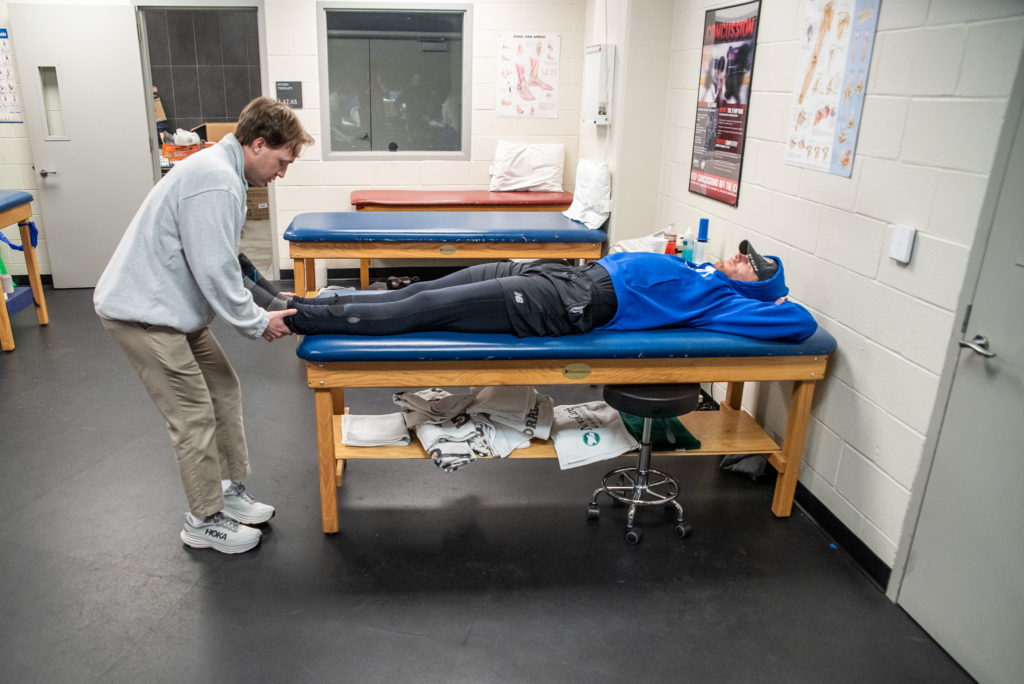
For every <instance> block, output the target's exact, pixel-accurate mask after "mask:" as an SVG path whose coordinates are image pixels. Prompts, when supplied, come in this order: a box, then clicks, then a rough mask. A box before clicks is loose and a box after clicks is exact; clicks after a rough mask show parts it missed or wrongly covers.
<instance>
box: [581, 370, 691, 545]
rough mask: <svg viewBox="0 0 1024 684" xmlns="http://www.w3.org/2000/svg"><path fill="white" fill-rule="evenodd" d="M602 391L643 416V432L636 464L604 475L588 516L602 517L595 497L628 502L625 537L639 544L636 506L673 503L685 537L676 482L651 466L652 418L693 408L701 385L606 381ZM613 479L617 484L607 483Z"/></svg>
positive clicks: (615, 405) (611, 402)
mask: <svg viewBox="0 0 1024 684" xmlns="http://www.w3.org/2000/svg"><path fill="white" fill-rule="evenodd" d="M602 394H603V395H604V400H605V402H606V403H607V404H608V405H609V406H611V407H612V408H613V409H615V410H617V411H622V412H623V413H628V414H630V415H634V416H639V417H641V418H643V419H644V434H643V438H642V440H641V442H640V456H639V458H638V459H637V462H636V467H629V468H617V469H616V470H613V471H611V472H610V473H608V474H607V475H605V476H604V479H603V480H602V481H601V486H600V487H599V488H598V489H597V490H596V491H595V492H594V496H593V497H592V498H591V500H590V505H589V506H588V507H587V519H588V520H597V519H599V518H600V517H601V509H600V508H598V505H597V497H598V496H600V495H601V494H607V495H608V496H610V497H611V498H612V499H613V500H614V501H620V502H622V503H624V504H626V505H628V506H629V513H628V514H627V517H626V541H628V542H629V543H630V544H639V543H640V540H641V539H643V532H642V531H641V530H640V529H638V528H635V527H633V517H634V516H635V515H636V509H637V507H638V506H658V505H664V506H665V507H666V508H668V507H675V509H676V526H675V532H676V534H677V535H679V536H680V537H688V536H689V535H690V533H691V532H692V531H693V528H692V527H690V525H689V524H688V523H686V522H683V507H682V506H680V505H679V502H678V501H676V497H677V496H679V483H678V482H676V480H675V478H673V477H672V476H671V475H668V474H667V473H663V472H661V471H660V470H653V469H652V468H651V419H652V418H674V417H675V416H681V415H683V414H684V413H689V412H690V411H693V410H694V409H696V408H697V403H698V402H699V401H700V385H699V384H691V385H605V386H604V390H603V392H602ZM612 480H615V481H616V484H614V485H610V484H608V483H609V482H611V481H612ZM626 480H629V483H628V484H627V483H626ZM652 480H653V481H652Z"/></svg>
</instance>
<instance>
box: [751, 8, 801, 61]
mask: <svg viewBox="0 0 1024 684" xmlns="http://www.w3.org/2000/svg"><path fill="white" fill-rule="evenodd" d="M799 15H800V3H799V2H798V1H797V0H772V2H766V3H764V4H763V5H762V6H761V25H760V26H758V27H757V42H758V43H775V42H779V41H784V40H793V39H794V38H796V33H797V23H798V22H799V20H800V16H799ZM758 50H760V47H758Z"/></svg>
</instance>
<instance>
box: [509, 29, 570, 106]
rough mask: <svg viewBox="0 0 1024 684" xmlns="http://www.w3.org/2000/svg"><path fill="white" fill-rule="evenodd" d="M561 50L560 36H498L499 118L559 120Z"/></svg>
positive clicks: (510, 34) (524, 34) (542, 34)
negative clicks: (559, 59)
mask: <svg viewBox="0 0 1024 684" xmlns="http://www.w3.org/2000/svg"><path fill="white" fill-rule="evenodd" d="M559 49H560V46H559V36H558V34H557V33H499V34H498V77H497V79H496V81H497V90H498V92H497V99H496V101H495V108H496V109H497V111H498V117H499V118H502V119H519V118H525V119H529V118H530V117H533V118H535V119H556V118H558V68H559V64H558V58H559Z"/></svg>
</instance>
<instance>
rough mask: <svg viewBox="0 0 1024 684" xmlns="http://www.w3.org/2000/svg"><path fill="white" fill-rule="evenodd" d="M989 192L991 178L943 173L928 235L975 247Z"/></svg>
mask: <svg viewBox="0 0 1024 684" xmlns="http://www.w3.org/2000/svg"><path fill="white" fill-rule="evenodd" d="M987 189H988V177H987V176H981V175H976V174H967V173H956V172H952V171H947V172H942V173H940V174H939V185H938V189H937V190H936V192H935V202H934V203H933V204H932V212H931V218H930V219H929V220H928V226H927V228H926V230H927V232H928V234H929V235H933V236H935V237H937V238H942V239H944V240H951V241H953V242H957V243H959V244H961V245H966V246H969V245H971V243H972V241H973V240H974V233H975V231H976V229H977V227H978V218H979V217H980V215H981V205H982V202H983V201H984V200H985V192H986V190H987Z"/></svg>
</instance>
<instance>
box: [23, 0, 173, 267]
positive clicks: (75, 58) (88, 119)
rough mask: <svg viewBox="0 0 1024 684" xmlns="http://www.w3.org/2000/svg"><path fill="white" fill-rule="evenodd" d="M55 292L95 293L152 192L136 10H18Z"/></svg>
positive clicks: (25, 94) (64, 7)
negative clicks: (62, 289)
mask: <svg viewBox="0 0 1024 684" xmlns="http://www.w3.org/2000/svg"><path fill="white" fill-rule="evenodd" d="M7 7H8V9H9V11H10V16H11V39H12V41H13V43H14V50H15V54H16V55H17V61H18V73H19V75H20V77H21V88H22V97H23V99H24V102H25V123H26V124H27V126H28V133H29V138H30V142H31V145H32V158H33V160H35V171H36V173H37V174H38V176H37V183H38V188H39V191H38V193H35V194H37V197H36V199H37V200H39V202H40V205H41V208H42V215H43V223H44V227H45V231H46V238H47V240H46V244H47V247H48V248H49V253H50V266H51V267H52V269H53V284H54V287H93V286H95V285H96V281H97V280H98V279H99V277H100V274H101V273H102V272H103V269H104V268H105V267H106V265H107V262H108V261H109V260H110V257H111V255H112V254H113V253H114V249H115V248H116V247H117V243H118V242H119V241H120V239H121V236H122V235H123V234H124V231H125V230H126V229H127V228H128V224H129V223H130V222H131V220H132V217H133V216H134V215H135V212H136V211H137V210H138V208H139V205H141V204H142V201H143V200H144V199H145V197H146V194H147V193H148V192H149V191H150V190H151V189H152V188H153V166H152V158H151V156H150V149H149V146H150V135H149V130H148V123H147V115H146V107H147V106H152V104H151V103H150V102H147V98H146V92H145V89H144V88H143V84H142V62H141V58H140V54H139V35H138V29H137V27H136V21H135V11H134V8H133V7H132V6H130V5H120V6H118V5H41V4H31V5H29V4H10V5H8V6H7Z"/></svg>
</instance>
